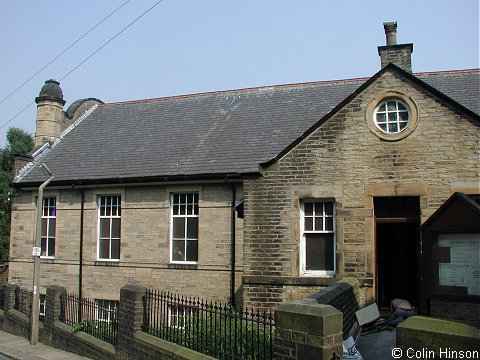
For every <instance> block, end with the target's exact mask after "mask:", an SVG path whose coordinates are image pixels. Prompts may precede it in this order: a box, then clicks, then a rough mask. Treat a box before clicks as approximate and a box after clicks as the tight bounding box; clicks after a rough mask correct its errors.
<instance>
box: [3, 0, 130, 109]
mask: <svg viewBox="0 0 480 360" xmlns="http://www.w3.org/2000/svg"><path fill="white" fill-rule="evenodd" d="M128 2H130V0H127V1H125V2H124V3H123V4H122V5H120V6H119V7H117V8H116V9H115V10H113V11H112V12H111V13H110V14H108V15H107V16H106V17H104V18H103V19H102V20H100V22H98V23H97V24H96V25H95V26H94V27H92V28H91V29H90V30H88V31H87V32H86V33H85V34H83V35H82V36H80V37H79V38H78V39H77V40H75V41H74V42H73V43H71V44H70V45H69V46H68V47H66V48H65V50H63V51H62V52H61V53H60V54H58V55H57V56H55V57H54V58H53V59H52V60H50V61H49V62H48V63H47V64H46V65H44V66H43V67H42V68H41V69H40V70H38V71H37V72H36V73H35V74H33V75H32V76H30V77H29V78H28V79H27V80H25V81H24V82H23V83H22V84H21V85H20V86H18V87H17V88H16V89H15V90H13V91H12V92H11V93H10V94H8V95H7V96H6V97H5V98H4V99H2V101H0V104H3V102H4V101H5V100H7V99H8V98H10V97H11V96H12V95H13V94H15V93H16V92H17V91H18V90H20V89H21V88H22V87H24V86H25V85H26V84H27V83H28V82H30V80H32V79H33V78H34V77H35V76H37V75H38V74H40V73H41V72H42V71H43V70H45V68H47V67H48V66H49V65H50V64H52V63H53V62H54V61H55V60H57V59H58V58H59V57H60V56H62V55H63V54H65V53H66V52H67V51H68V50H70V49H71V48H72V47H73V46H75V44H77V43H78V42H79V41H80V40H82V39H83V38H84V37H85V36H87V35H88V34H90V33H91V32H92V31H93V30H95V29H96V28H97V27H98V26H100V25H101V24H102V23H103V22H105V20H107V19H108V18H109V17H110V16H112V15H113V14H115V13H116V12H117V11H118V10H120V9H121V8H122V7H124V6H125V5H126V4H127V3H128Z"/></svg>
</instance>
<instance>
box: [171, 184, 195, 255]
mask: <svg viewBox="0 0 480 360" xmlns="http://www.w3.org/2000/svg"><path fill="white" fill-rule="evenodd" d="M175 195H187V196H188V195H194V196H195V197H196V203H197V209H198V211H197V213H196V214H185V215H174V213H173V206H174V200H173V199H174V196H175ZM199 198H200V197H199V194H198V192H174V193H170V263H172V264H198V258H199V246H198V244H199V241H198V238H199V236H200V235H199V232H200V219H199V212H200V211H199ZM194 203H195V202H194ZM181 217H184V218H185V237H184V239H182V240H184V241H185V244H184V259H186V256H187V241H188V240H190V241H197V260H195V261H191V260H190V261H188V260H183V261H181V260H174V259H173V241H174V238H173V219H174V218H181ZM192 217H194V218H197V219H198V221H197V238H196V239H193V238H191V239H190V238H187V223H188V222H187V219H188V218H192Z"/></svg>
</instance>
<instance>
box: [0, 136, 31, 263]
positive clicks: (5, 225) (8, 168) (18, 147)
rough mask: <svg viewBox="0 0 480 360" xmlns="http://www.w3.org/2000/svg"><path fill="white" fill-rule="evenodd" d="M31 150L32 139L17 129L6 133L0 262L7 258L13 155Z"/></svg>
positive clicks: (0, 153)
mask: <svg viewBox="0 0 480 360" xmlns="http://www.w3.org/2000/svg"><path fill="white" fill-rule="evenodd" d="M32 149H33V138H32V136H31V135H30V134H28V133H27V132H25V131H24V130H22V129H19V128H10V129H9V130H8V132H7V145H6V146H5V147H4V148H3V149H0V260H6V259H7V257H8V242H9V239H10V210H11V207H12V204H11V201H10V194H11V190H12V187H11V180H12V176H13V165H14V157H15V155H26V154H27V153H28V152H29V151H30V150H32Z"/></svg>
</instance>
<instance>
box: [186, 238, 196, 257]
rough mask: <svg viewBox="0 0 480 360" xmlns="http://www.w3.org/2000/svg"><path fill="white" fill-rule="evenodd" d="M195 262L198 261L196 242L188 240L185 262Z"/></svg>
mask: <svg viewBox="0 0 480 360" xmlns="http://www.w3.org/2000/svg"><path fill="white" fill-rule="evenodd" d="M197 260H198V241H197V240H188V241H187V261H197Z"/></svg>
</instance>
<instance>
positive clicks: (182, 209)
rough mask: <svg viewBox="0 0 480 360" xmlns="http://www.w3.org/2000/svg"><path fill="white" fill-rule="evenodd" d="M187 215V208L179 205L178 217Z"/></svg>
mask: <svg viewBox="0 0 480 360" xmlns="http://www.w3.org/2000/svg"><path fill="white" fill-rule="evenodd" d="M186 213H187V206H186V205H185V204H181V205H180V215H185V214H186Z"/></svg>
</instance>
